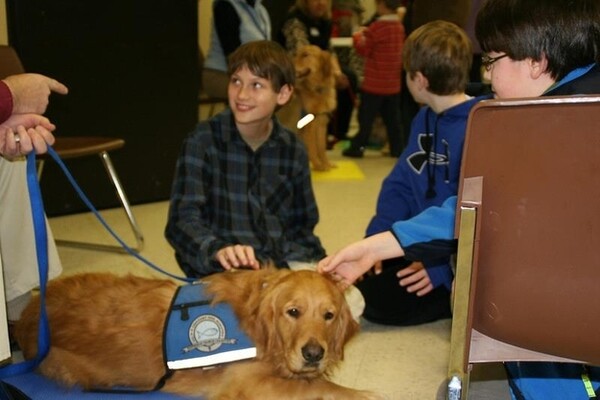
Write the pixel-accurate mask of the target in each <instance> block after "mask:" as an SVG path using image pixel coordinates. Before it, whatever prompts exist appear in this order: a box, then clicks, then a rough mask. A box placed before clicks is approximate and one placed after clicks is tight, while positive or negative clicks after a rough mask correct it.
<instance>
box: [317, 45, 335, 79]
mask: <svg viewBox="0 0 600 400" xmlns="http://www.w3.org/2000/svg"><path fill="white" fill-rule="evenodd" d="M332 58H333V57H332V55H331V53H330V52H328V51H327V50H321V56H320V59H321V73H322V74H323V76H331V74H333V62H332Z"/></svg>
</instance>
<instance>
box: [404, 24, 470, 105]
mask: <svg viewBox="0 0 600 400" xmlns="http://www.w3.org/2000/svg"><path fill="white" fill-rule="evenodd" d="M402 57H403V60H404V70H405V71H406V73H407V74H409V76H410V77H413V76H414V74H415V73H416V72H421V73H422V74H423V76H425V77H426V78H427V80H428V81H429V88H428V90H429V91H430V92H431V93H433V94H436V95H440V96H445V95H450V94H455V93H461V92H464V90H465V88H466V86H467V83H468V82H469V72H470V70H471V63H472V62H473V50H472V44H471V41H470V40H469V37H468V36H467V34H466V33H465V31H464V30H462V29H461V28H460V27H458V25H456V24H453V23H452V22H448V21H432V22H429V23H427V24H425V25H422V26H420V27H419V28H417V29H415V30H414V31H413V32H412V33H411V34H410V35H409V36H408V38H407V39H406V42H405V43H404V49H403V52H402Z"/></svg>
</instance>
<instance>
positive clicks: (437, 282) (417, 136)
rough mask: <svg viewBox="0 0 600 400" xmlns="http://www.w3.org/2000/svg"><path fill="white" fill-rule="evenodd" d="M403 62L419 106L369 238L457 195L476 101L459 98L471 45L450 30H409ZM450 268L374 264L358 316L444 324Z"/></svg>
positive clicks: (435, 26) (442, 25)
mask: <svg viewBox="0 0 600 400" xmlns="http://www.w3.org/2000/svg"><path fill="white" fill-rule="evenodd" d="M403 59H404V68H405V70H406V72H407V85H408V89H409V90H410V92H411V94H412V96H413V97H414V99H415V100H416V101H417V102H418V103H421V104H424V106H423V107H422V108H421V110H420V111H419V113H418V114H417V115H416V116H415V118H414V119H413V122H412V126H411V132H410V137H409V141H408V145H407V147H406V148H405V150H404V151H403V152H402V154H401V156H400V159H399V160H398V162H397V164H396V165H395V167H394V168H393V170H392V171H391V173H390V174H389V176H388V177H387V178H386V179H385V180H384V181H383V185H382V187H381V191H380V193H379V199H378V202H377V211H376V214H375V216H374V217H373V219H372V220H371V222H370V224H369V226H368V227H367V231H366V234H367V236H371V235H374V234H377V233H380V232H384V231H389V230H390V229H391V227H392V224H393V223H394V222H396V221H400V220H406V219H409V218H411V217H413V216H415V215H417V214H419V213H420V212H421V211H423V210H425V209H427V208H429V207H431V206H440V205H441V204H442V203H443V202H444V200H446V199H447V198H448V197H450V196H453V195H456V193H457V191H458V182H459V176H460V164H461V157H462V148H463V143H464V136H465V130H466V123H467V118H468V116H469V112H470V110H471V108H472V107H473V106H474V105H475V104H476V103H477V102H478V101H480V100H481V99H482V98H471V97H469V96H468V95H467V94H466V93H465V88H466V85H467V83H468V79H469V71H470V68H471V62H472V51H471V42H470V40H469V38H468V36H467V35H466V33H465V32H464V31H463V30H462V29H461V28H459V27H458V26H456V25H455V24H453V23H450V22H446V21H433V22H431V23H428V24H426V25H423V26H421V27H420V28H418V29H417V30H415V31H414V32H413V33H412V34H411V35H410V36H409V37H408V39H407V41H406V43H405V47H404V54H403ZM448 262H449V259H448V257H444V258H441V259H435V260H433V261H427V262H423V263H422V262H410V261H407V260H406V259H405V258H396V259H392V260H386V261H385V262H384V263H383V265H380V264H378V265H376V266H375V272H376V273H375V274H374V275H371V276H367V277H365V279H363V280H362V281H361V282H359V283H358V284H357V287H358V288H359V289H360V291H361V292H362V294H363V296H364V297H365V301H366V309H365V313H364V314H363V316H364V317H365V318H366V319H368V320H370V321H372V322H377V323H382V324H389V325H415V324H420V323H425V322H430V321H434V320H437V319H440V318H449V317H450V287H451V283H452V272H451V270H450V267H449V264H448Z"/></svg>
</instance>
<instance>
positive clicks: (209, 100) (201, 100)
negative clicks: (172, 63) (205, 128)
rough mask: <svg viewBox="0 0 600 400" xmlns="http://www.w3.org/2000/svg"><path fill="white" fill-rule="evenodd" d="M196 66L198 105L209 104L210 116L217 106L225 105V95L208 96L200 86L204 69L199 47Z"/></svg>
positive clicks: (213, 113)
mask: <svg viewBox="0 0 600 400" xmlns="http://www.w3.org/2000/svg"><path fill="white" fill-rule="evenodd" d="M198 67H199V71H200V91H199V92H198V105H200V106H209V110H208V116H209V117H212V116H213V115H215V110H216V108H217V106H219V105H222V106H223V107H226V106H227V102H228V101H227V98H226V97H223V98H221V97H210V96H209V95H208V94H206V92H205V91H204V88H203V87H202V71H203V70H204V53H203V52H202V49H201V48H198Z"/></svg>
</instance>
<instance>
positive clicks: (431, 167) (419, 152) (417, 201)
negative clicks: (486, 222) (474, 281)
mask: <svg viewBox="0 0 600 400" xmlns="http://www.w3.org/2000/svg"><path fill="white" fill-rule="evenodd" d="M487 98H490V96H481V97H476V98H471V99H469V100H467V101H465V102H463V103H460V104H458V105H456V106H454V107H451V108H449V109H447V110H445V111H444V112H442V113H440V114H436V113H435V112H434V111H433V110H432V109H431V108H430V107H422V108H421V110H420V111H419V112H418V113H417V115H416V116H415V118H414V119H413V122H412V126H411V132H410V137H409V141H408V144H407V146H406V148H405V149H404V151H403V152H402V154H401V155H400V158H399V160H398V162H397V163H396V165H395V166H394V168H393V169H392V171H391V172H390V174H389V175H388V176H387V177H386V178H385V179H384V181H383V183H382V186H381V191H380V193H379V198H378V200H377V211H376V214H375V216H374V217H373V218H372V220H371V222H370V223H369V226H368V227H367V232H366V233H367V236H370V235H374V234H376V233H380V232H384V231H388V230H390V229H392V225H393V224H394V223H395V222H397V221H403V220H407V219H410V218H412V217H414V216H416V215H417V214H419V213H421V212H422V211H423V210H425V209H427V208H429V207H432V206H441V205H442V204H443V203H444V201H445V200H446V199H448V198H449V197H451V196H456V194H457V192H458V185H459V178H460V165H461V160H462V152H463V145H464V141H465V132H466V126H467V119H468V117H469V113H470V111H471V109H472V108H473V106H474V105H475V104H477V102H479V101H480V100H483V99H487ZM414 261H423V260H414ZM424 264H425V267H426V268H427V272H428V274H429V278H430V279H431V282H432V284H433V286H434V287H438V286H440V285H444V286H446V287H447V288H448V289H450V287H451V284H452V276H453V275H452V271H451V270H450V266H449V257H443V258H438V259H435V258H434V259H430V258H427V260H425V261H424Z"/></svg>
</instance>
